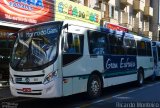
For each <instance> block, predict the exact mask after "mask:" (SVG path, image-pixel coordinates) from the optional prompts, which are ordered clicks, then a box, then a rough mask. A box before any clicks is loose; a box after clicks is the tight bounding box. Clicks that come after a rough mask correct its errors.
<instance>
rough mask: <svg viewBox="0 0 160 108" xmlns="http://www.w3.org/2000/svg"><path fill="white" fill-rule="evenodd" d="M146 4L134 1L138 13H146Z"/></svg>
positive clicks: (134, 7)
mask: <svg viewBox="0 0 160 108" xmlns="http://www.w3.org/2000/svg"><path fill="white" fill-rule="evenodd" d="M144 6H145V3H144V2H143V1H141V0H134V1H133V9H134V10H137V11H144Z"/></svg>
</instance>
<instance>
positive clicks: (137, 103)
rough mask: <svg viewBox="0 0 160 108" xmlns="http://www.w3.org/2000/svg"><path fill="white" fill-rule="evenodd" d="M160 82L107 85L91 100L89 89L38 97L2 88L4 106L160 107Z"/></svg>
mask: <svg viewBox="0 0 160 108" xmlns="http://www.w3.org/2000/svg"><path fill="white" fill-rule="evenodd" d="M159 90H160V82H159V80H156V81H155V82H151V81H150V80H147V81H146V82H145V84H144V86H142V87H137V86H136V84H135V83H128V84H123V85H118V86H113V87H108V88H106V89H104V91H103V95H102V96H101V97H99V98H98V99H94V100H88V99H87V98H86V97H85V93H82V94H78V95H73V96H68V97H62V98H55V99H37V98H24V97H13V96H11V94H10V91H9V88H7V87H6V88H0V95H1V96H0V107H2V108H11V107H12V108H45V107H46V108H105V107H107V108H116V107H117V108H160V93H159Z"/></svg>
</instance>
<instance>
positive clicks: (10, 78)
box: [9, 75, 14, 84]
mask: <svg viewBox="0 0 160 108" xmlns="http://www.w3.org/2000/svg"><path fill="white" fill-rule="evenodd" d="M9 80H10V81H11V82H12V83H13V84H14V80H13V77H12V75H9Z"/></svg>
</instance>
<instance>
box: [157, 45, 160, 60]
mask: <svg viewBox="0 0 160 108" xmlns="http://www.w3.org/2000/svg"><path fill="white" fill-rule="evenodd" d="M157 49H158V60H159V61H160V46H157Z"/></svg>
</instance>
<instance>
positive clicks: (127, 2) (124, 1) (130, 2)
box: [120, 0, 133, 5]
mask: <svg viewBox="0 0 160 108" xmlns="http://www.w3.org/2000/svg"><path fill="white" fill-rule="evenodd" d="M120 3H122V4H125V5H133V0H120Z"/></svg>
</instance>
